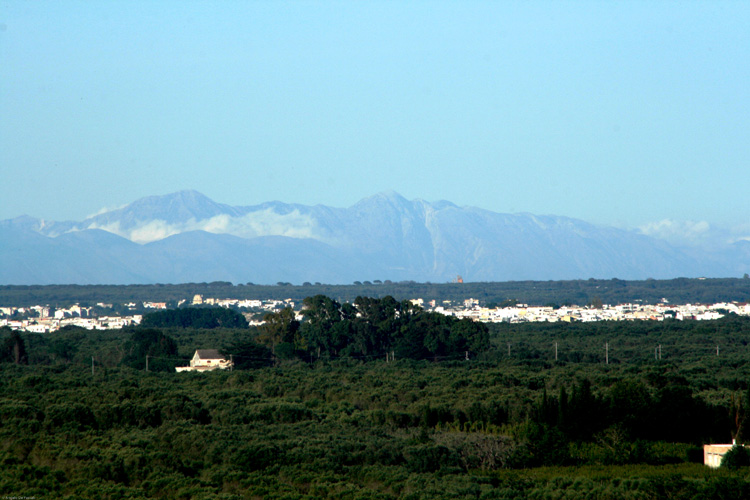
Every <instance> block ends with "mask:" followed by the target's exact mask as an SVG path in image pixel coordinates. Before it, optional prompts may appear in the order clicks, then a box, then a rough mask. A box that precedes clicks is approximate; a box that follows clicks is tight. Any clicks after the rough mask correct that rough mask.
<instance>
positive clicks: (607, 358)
mask: <svg viewBox="0 0 750 500" xmlns="http://www.w3.org/2000/svg"><path fill="white" fill-rule="evenodd" d="M604 359H605V360H606V363H607V364H609V342H605V343H604Z"/></svg>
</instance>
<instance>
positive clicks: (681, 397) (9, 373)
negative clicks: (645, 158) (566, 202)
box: [0, 297, 750, 499]
mask: <svg viewBox="0 0 750 500" xmlns="http://www.w3.org/2000/svg"><path fill="white" fill-rule="evenodd" d="M308 302H309V303H310V304H308V305H309V306H310V308H311V309H310V311H309V313H308V319H307V320H305V321H303V322H302V324H296V325H295V324H294V319H293V317H292V316H290V315H289V313H288V312H284V311H281V312H279V313H276V317H275V318H273V320H274V321H272V322H270V323H269V325H270V326H269V327H268V328H267V329H264V330H260V331H259V330H256V329H250V328H223V327H218V328H212V329H197V328H192V327H188V328H183V327H179V328H178V327H174V328H155V327H148V328H146V327H142V328H137V329H128V330H123V331H108V332H88V331H83V330H79V329H67V330H65V331H61V332H58V333H54V334H45V335H36V334H21V335H20V339H21V340H22V341H23V349H24V351H25V353H26V358H25V359H26V361H27V362H28V364H24V361H22V358H20V357H19V358H16V357H14V356H13V353H14V352H16V351H15V350H16V349H17V347H16V346H17V345H18V342H17V339H18V337H15V336H13V335H12V334H11V333H10V332H8V331H7V330H3V331H0V346H4V349H5V350H4V351H3V352H2V355H3V358H2V359H3V362H2V363H0V493H2V495H8V496H27V497H28V496H34V495H36V496H37V497H40V498H49V497H53V496H54V497H58V496H59V497H65V496H68V497H70V498H139V497H140V498H143V497H151V498H347V499H349V498H351V499H355V498H382V499H387V498H394V499H396V498H404V499H406V498H413V499H417V498H425V499H427V498H472V499H474V498H487V499H491V498H518V499H520V498H532V499H547V498H554V499H558V498H559V499H564V498H565V499H567V498H570V499H577V498H600V499H652V498H653V499H656V498H675V499H703V498H723V499H729V498H732V499H744V498H750V470H749V469H748V467H747V466H745V465H744V464H745V462H744V460H745V459H746V457H743V456H738V457H734V458H731V461H732V465H731V467H728V468H724V469H720V470H717V471H714V470H710V469H707V468H706V467H705V466H703V465H702V464H701V462H702V451H701V445H702V444H703V443H704V442H730V441H731V439H732V437H733V436H737V437H738V439H739V440H740V441H747V440H750V405H749V403H748V389H749V387H748V381H750V363H748V360H750V347H748V341H750V319H748V318H738V317H727V318H724V319H722V320H718V321H712V322H692V321H686V322H677V321H667V322H662V323H655V322H654V323H651V322H634V323H629V322H628V323H626V322H623V323H595V324H546V325H545V324H526V325H489V332H487V336H488V340H489V342H488V343H487V342H485V343H482V347H481V349H478V350H477V351H476V352H472V354H471V356H470V359H469V360H465V359H464V357H463V356H457V358H458V359H450V356H447V357H446V358H443V357H438V359H439V361H435V356H433V355H432V353H433V352H434V351H431V350H430V349H433V348H434V347H430V346H432V345H434V344H433V343H432V340H431V339H430V335H431V334H429V332H430V331H432V330H430V328H432V327H434V328H435V330H434V331H438V332H445V331H446V329H445V328H446V327H447V331H448V332H450V331H451V329H452V328H453V327H455V324H457V323H458V322H455V323H451V322H450V321H448V322H447V323H446V324H437V325H431V326H430V327H425V328H424V330H423V333H422V334H421V337H419V339H415V340H414V344H413V345H416V343H417V342H421V343H422V347H421V348H420V349H419V350H415V351H413V352H416V353H418V355H415V356H414V357H415V358H423V359H409V358H408V357H406V356H400V355H398V354H397V355H396V356H395V357H396V359H395V360H394V361H386V355H385V354H382V355H378V356H374V355H373V357H372V358H370V357H363V356H361V352H362V350H361V349H360V348H357V349H352V348H350V345H345V346H343V347H341V346H340V345H338V346H337V345H336V344H335V342H333V343H331V342H332V341H331V339H333V340H334V341H335V340H336V339H339V338H340V337H339V336H337V332H338V333H340V332H342V331H344V332H349V333H351V332H357V331H359V330H362V331H367V332H369V333H370V334H371V335H372V336H365V338H374V339H381V341H385V340H388V339H390V340H389V341H390V342H395V341H394V339H399V338H400V337H399V335H400V334H399V333H396V331H395V330H398V332H401V331H402V328H403V329H405V330H407V331H408V330H409V325H410V323H411V321H412V320H414V321H417V319H419V320H420V321H421V320H423V319H424V318H421V319H420V318H419V317H420V316H421V315H420V313H419V311H407V312H403V307H408V306H406V305H404V304H401V303H399V302H397V301H393V302H391V301H390V300H386V299H383V300H380V301H376V300H373V299H360V300H359V303H358V304H357V303H355V304H351V305H347V304H338V303H336V302H335V301H331V300H330V299H327V298H325V297H312V298H310V299H308ZM349 307H354V308H355V309H357V310H369V311H370V312H371V316H370V317H367V318H364V317H363V316H362V315H361V314H360V315H359V316H351V311H349V312H348V313H346V312H344V309H349ZM398 308H402V309H398ZM389 310H399V314H398V315H396V314H392V315H390V316H388V314H384V313H385V312H387V311H389ZM347 314H349V316H347ZM415 318H417V319H415ZM347 321H348V322H349V323H346V322H347ZM358 321H361V323H359V322H358ZM420 324H421V325H422V326H424V324H422V323H420ZM480 333H481V332H480ZM274 335H276V337H274ZM285 336H286V337H285ZM480 337H481V335H480ZM272 338H275V339H276V340H271V339H272ZM295 338H296V339H297V342H298V344H297V347H294V346H295V341H294V339H295ZM447 338H450V335H448V337H447ZM314 339H319V340H318V344H310V342H312V341H313V340H314ZM320 339H323V340H320ZM269 340H271V343H270V344H269V347H263V346H262V345H260V344H259V343H262V342H266V343H268V342H269ZM282 340H287V341H288V342H282ZM306 342H307V344H306V345H304V346H303V344H305V343H306ZM605 342H606V343H608V344H609V355H610V357H609V364H606V359H605V350H604V344H605ZM555 343H557V347H558V356H557V358H558V359H557V360H555V350H554V344H555ZM282 344H288V346H287V348H286V351H284V348H281V346H282ZM355 344H356V343H355ZM508 344H510V346H511V347H510V354H509V353H508ZM396 345H397V342H396V343H394V344H392V345H391V346H390V347H386V348H384V349H383V350H382V351H373V352H378V353H387V352H389V350H391V351H393V350H396ZM658 345H661V346H662V357H661V359H654V353H655V349H654V348H655V347H656V346H658ZM717 345H718V346H720V354H719V355H718V356H717V355H716V346H717ZM289 346H291V347H289ZM300 346H303V347H304V349H300V348H299V347H300ZM318 347H320V348H321V355H320V357H318V355H317V350H318V349H317V348H318ZM454 347H455V346H454ZM199 348H218V349H222V350H223V351H224V352H226V353H228V354H229V353H231V354H233V355H234V356H235V360H236V361H238V365H239V362H240V361H241V360H243V358H244V359H245V361H246V362H247V364H246V366H247V367H248V369H245V370H240V369H235V371H233V372H226V371H225V372H210V373H180V374H176V373H172V372H171V371H168V370H169V368H170V367H171V366H174V365H175V364H187V361H188V358H189V357H190V356H191V355H192V353H193V351H194V350H195V349H199ZM243 349H244V350H243ZM274 349H275V350H276V354H275V355H274V354H273V353H272V351H273V350H274ZM422 349H424V350H422ZM279 351H283V352H285V353H286V354H285V356H287V358H286V359H284V358H283V357H282V353H281V352H279ZM243 353H244V354H243ZM310 354H312V357H311V356H310ZM146 355H148V356H150V363H153V364H150V366H149V372H146V371H145V360H143V365H137V364H135V363H136V362H137V361H139V360H142V359H143V358H145V356H146ZM92 357H93V358H94V369H93V373H92ZM176 358H181V359H176ZM311 358H312V359H311ZM159 362H162V363H163V364H162V365H158V363H159ZM154 370H164V371H154ZM737 454H738V455H741V453H737Z"/></svg>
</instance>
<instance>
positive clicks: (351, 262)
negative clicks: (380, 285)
mask: <svg viewBox="0 0 750 500" xmlns="http://www.w3.org/2000/svg"><path fill="white" fill-rule="evenodd" d="M748 271H750V242H747V241H739V242H736V243H734V244H727V245H724V246H723V247H721V248H720V249H718V250H716V249H714V250H713V251H711V252H708V251H705V250H700V249H698V248H688V247H678V246H674V245H671V244H669V243H667V242H666V241H663V240H660V239H657V238H653V237H650V236H646V235H643V234H640V233H637V232H635V231H629V230H623V229H617V228H613V227H602V226H597V225H593V224H590V223H587V222H584V221H581V220H577V219H571V218H567V217H559V216H538V215H532V214H528V213H521V214H500V213H495V212H491V211H488V210H483V209H480V208H475V207H459V206H456V205H454V204H453V203H450V202H448V201H439V202H432V203H431V202H426V201H423V200H419V199H417V200H411V201H410V200H407V199H405V198H404V197H402V196H401V195H399V194H398V193H395V192H386V193H380V194H376V195H374V196H371V197H369V198H365V199H363V200H361V201H359V202H358V203H356V204H355V205H353V206H351V207H348V208H333V207H328V206H323V205H315V206H306V205H299V204H287V203H281V202H267V203H262V204H259V205H252V206H241V207H235V206H230V205H225V204H221V203H217V202H215V201H213V200H211V199H209V198H208V197H206V196H204V195H202V194H201V193H198V192H196V191H180V192H177V193H173V194H169V195H165V196H150V197H146V198H142V199H139V200H137V201H135V202H133V203H131V204H129V205H127V206H125V207H122V208H118V209H115V210H109V211H105V212H103V213H100V214H97V215H95V216H91V217H88V218H86V219H85V220H83V221H46V220H42V219H37V218H34V217H30V216H22V217H17V218H15V219H8V220H4V221H0V284H17V285H23V284H67V283H75V284H136V283H142V284H149V283H185V282H211V281H230V282H233V283H246V282H252V283H258V284H261V283H264V284H272V283H277V282H290V283H295V284H301V283H303V282H305V281H309V282H323V283H351V282H353V281H355V280H362V281H363V280H378V279H380V280H386V279H388V280H392V281H404V280H414V281H422V282H424V281H432V282H445V281H451V280H453V279H455V278H456V277H457V276H458V275H460V276H463V278H464V279H465V280H467V281H513V280H560V279H587V278H591V277H594V278H614V277H616V278H620V279H646V278H655V279H661V278H674V277H700V276H712V277H729V276H734V277H738V276H742V274H743V273H745V272H748Z"/></svg>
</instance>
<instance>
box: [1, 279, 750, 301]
mask: <svg viewBox="0 0 750 500" xmlns="http://www.w3.org/2000/svg"><path fill="white" fill-rule="evenodd" d="M196 294H200V295H204V296H206V297H215V298H236V299H261V300H262V299H275V300H283V299H293V300H295V301H302V300H303V299H304V298H305V297H312V296H315V295H325V296H328V297H331V298H333V299H335V300H338V301H340V302H352V301H353V300H354V299H355V298H356V297H358V296H363V297H385V296H388V295H390V296H393V297H395V298H396V299H397V300H406V299H414V298H418V297H421V298H423V299H425V300H437V301H443V300H454V301H463V300H464V299H467V298H469V297H473V298H475V299H479V300H480V301H481V302H482V303H483V304H493V303H494V304H502V303H504V302H506V301H518V302H521V303H526V304H531V305H548V304H549V305H566V304H577V305H586V304H590V303H593V302H596V301H601V302H603V303H605V304H619V303H626V302H636V301H638V302H642V303H644V304H655V303H658V302H660V301H661V300H662V299H663V298H666V299H668V300H669V302H671V303H673V304H688V303H716V302H728V301H748V300H750V278H748V277H745V278H712V279H689V278H676V279H671V280H653V279H649V280H641V281H626V280H620V279H616V278H615V279H608V280H603V279H593V278H592V279H588V280H572V281H507V282H476V283H415V282H398V283H394V282H391V281H389V280H384V281H380V280H375V281H372V282H370V281H363V282H356V283H354V284H351V285H327V284H321V283H303V284H302V285H293V284H291V283H277V284H276V285H256V284H252V283H247V284H237V285H233V284H232V283H228V282H224V281H217V282H212V283H184V284H175V285H171V284H154V285H46V286H41V285H35V286H20V285H2V286H0V305H2V306H16V307H20V306H32V305H38V304H47V305H51V306H54V307H60V306H68V305H70V304H74V303H80V304H81V305H85V306H93V305H94V304H96V303H98V302H106V303H126V302H131V301H135V302H142V301H159V302H167V303H168V304H169V305H171V306H173V307H176V304H177V302H178V301H180V300H185V299H187V300H190V299H192V298H193V296H194V295H196Z"/></svg>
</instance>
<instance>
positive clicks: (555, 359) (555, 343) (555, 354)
mask: <svg viewBox="0 0 750 500" xmlns="http://www.w3.org/2000/svg"><path fill="white" fill-rule="evenodd" d="M555 361H557V342H555Z"/></svg>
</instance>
